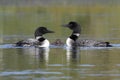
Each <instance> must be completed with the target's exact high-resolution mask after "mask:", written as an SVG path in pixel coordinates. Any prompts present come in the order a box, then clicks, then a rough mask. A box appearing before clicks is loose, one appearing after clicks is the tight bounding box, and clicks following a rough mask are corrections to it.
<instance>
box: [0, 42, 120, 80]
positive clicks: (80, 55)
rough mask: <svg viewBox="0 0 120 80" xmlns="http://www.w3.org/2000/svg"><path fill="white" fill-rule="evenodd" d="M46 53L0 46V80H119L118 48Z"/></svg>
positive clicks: (117, 45)
mask: <svg viewBox="0 0 120 80" xmlns="http://www.w3.org/2000/svg"><path fill="white" fill-rule="evenodd" d="M112 45H114V47H111V48H110V47H108V48H105V47H97V48H95V47H93V48H90V47H82V48H77V50H76V51H75V52H74V51H73V52H72V51H68V50H67V49H66V48H65V47H56V46H50V48H49V49H43V48H34V47H25V48H22V47H13V45H11V44H3V45H0V80H119V79H120V58H119V56H120V54H119V51H120V47H119V46H120V45H119V44H112Z"/></svg>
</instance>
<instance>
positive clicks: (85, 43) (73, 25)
mask: <svg viewBox="0 0 120 80" xmlns="http://www.w3.org/2000/svg"><path fill="white" fill-rule="evenodd" d="M63 26H64V27H67V28H69V29H71V30H72V31H73V32H72V34H71V35H70V36H69V37H68V38H67V40H66V45H67V46H68V47H72V46H76V45H77V46H80V47H111V46H112V45H110V43H109V42H102V41H96V40H80V39H78V38H79V35H80V33H81V26H80V25H79V24H78V23H77V22H73V21H71V22H69V23H68V24H66V25H63Z"/></svg>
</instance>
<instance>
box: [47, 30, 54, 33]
mask: <svg viewBox="0 0 120 80" xmlns="http://www.w3.org/2000/svg"><path fill="white" fill-rule="evenodd" d="M47 33H55V32H54V31H50V30H47Z"/></svg>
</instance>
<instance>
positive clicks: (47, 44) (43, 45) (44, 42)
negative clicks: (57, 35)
mask: <svg viewBox="0 0 120 80" xmlns="http://www.w3.org/2000/svg"><path fill="white" fill-rule="evenodd" d="M49 46H50V42H49V41H48V40H47V39H45V40H44V41H43V42H41V45H39V47H49Z"/></svg>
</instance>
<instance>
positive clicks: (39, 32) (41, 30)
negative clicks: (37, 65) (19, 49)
mask: <svg viewBox="0 0 120 80" xmlns="http://www.w3.org/2000/svg"><path fill="white" fill-rule="evenodd" d="M46 33H54V31H51V30H48V29H47V28H46V27H38V28H37V29H36V30H35V33H34V36H35V38H36V40H37V41H38V43H37V45H38V47H49V45H50V43H49V41H48V40H47V39H46V38H44V37H43V35H44V34H46Z"/></svg>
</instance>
